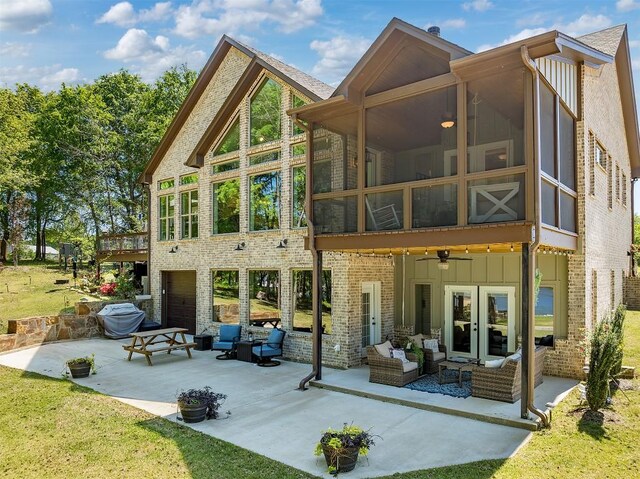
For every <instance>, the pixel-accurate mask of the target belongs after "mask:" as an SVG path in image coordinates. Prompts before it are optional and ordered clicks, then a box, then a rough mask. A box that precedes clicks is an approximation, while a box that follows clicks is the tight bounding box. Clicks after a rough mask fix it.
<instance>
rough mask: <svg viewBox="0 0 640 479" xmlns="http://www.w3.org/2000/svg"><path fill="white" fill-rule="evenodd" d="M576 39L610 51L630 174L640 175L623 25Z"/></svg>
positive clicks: (635, 112)
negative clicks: (616, 75)
mask: <svg viewBox="0 0 640 479" xmlns="http://www.w3.org/2000/svg"><path fill="white" fill-rule="evenodd" d="M578 40H579V41H581V42H583V43H585V44H587V45H590V46H592V47H593V48H597V49H598V50H600V51H602V52H604V53H607V54H609V55H612V56H613V57H614V58H615V63H616V70H617V73H618V85H619V86H620V97H621V100H622V115H623V117H624V126H625V134H626V137H627V148H628V149H629V161H630V163H631V176H632V177H633V178H639V177H640V137H639V136H638V110H637V106H636V96H635V89H634V87H633V66H632V64H631V54H630V52H629V38H628V34H627V26H626V25H617V26H615V27H611V28H607V29H605V30H601V31H599V32H594V33H589V34H588V35H583V36H581V37H578Z"/></svg>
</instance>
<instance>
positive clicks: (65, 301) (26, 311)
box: [0, 261, 87, 334]
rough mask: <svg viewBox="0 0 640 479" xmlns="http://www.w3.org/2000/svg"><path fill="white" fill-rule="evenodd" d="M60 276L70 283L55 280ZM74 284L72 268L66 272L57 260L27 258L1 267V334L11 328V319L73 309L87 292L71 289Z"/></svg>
mask: <svg viewBox="0 0 640 479" xmlns="http://www.w3.org/2000/svg"><path fill="white" fill-rule="evenodd" d="M56 279H68V280H69V284H60V285H57V284H54V282H55V280H56ZM71 286H73V275H72V273H71V269H69V270H68V271H67V272H66V273H65V272H64V271H61V270H60V269H59V268H58V266H57V264H56V263H35V262H31V261H24V262H22V263H21V265H20V266H17V267H14V266H5V267H2V268H0V334H3V333H6V332H7V320H8V319H20V318H28V317H30V316H46V315H55V314H59V313H61V312H71V311H73V304H74V303H75V302H76V301H78V300H79V299H80V298H82V297H83V296H87V294H85V293H77V292H75V291H71V289H70V287H71ZM68 308H70V309H68Z"/></svg>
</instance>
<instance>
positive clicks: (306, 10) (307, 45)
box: [0, 0, 640, 206]
mask: <svg viewBox="0 0 640 479" xmlns="http://www.w3.org/2000/svg"><path fill="white" fill-rule="evenodd" d="M393 17H398V18H401V19H402V20H405V21H407V22H409V23H412V24H414V25H416V26H418V27H423V28H426V27H428V26H430V25H438V26H440V28H441V30H442V36H443V37H444V38H446V39H447V40H450V41H452V42H454V43H457V44H459V45H461V46H463V47H465V48H467V49H468V50H471V51H480V50H482V49H487V48H491V47H493V46H497V45H500V44H502V43H508V42H511V41H515V40H517V39H519V38H525V37H529V36H532V35H536V34H538V33H542V32H543V31H548V30H550V29H557V30H560V31H562V32H563V33H566V34H569V35H574V36H577V35H582V34H584V33H588V32H592V31H597V30H601V29H603V28H607V27H609V26H613V25H618V24H620V23H627V25H628V28H629V39H630V42H631V47H632V48H631V52H632V57H633V60H634V74H635V76H636V77H638V74H639V72H640V0H562V1H560V0H554V1H549V0H422V1H417V0H413V1H410V0H388V1H383V0H369V1H360V0H170V1H159V2H158V1H155V0H154V1H150V0H140V1H138V0H129V1H122V2H119V1H117V0H110V1H105V0H0V86H13V85H14V84H15V83H23V82H27V83H31V84H37V85H39V86H41V87H42V88H44V89H56V88H58V87H59V85H60V83H61V82H66V83H70V84H73V83H82V82H88V81H92V80H94V79H95V78H97V77H98V76H100V75H102V74H105V73H109V72H112V71H116V70H118V69H120V68H127V69H129V70H130V71H133V72H136V73H139V74H140V75H141V76H142V78H143V79H144V80H146V81H153V80H154V79H155V78H157V76H158V75H159V74H160V73H161V72H162V71H164V70H166V69H167V68H169V67H171V66H173V65H179V64H182V63H187V65H188V66H189V67H190V68H193V69H196V70H199V69H200V68H201V67H202V66H203V65H204V63H205V61H206V59H207V58H208V57H209V55H210V54H211V52H212V51H213V48H214V47H215V45H216V44H217V42H218V40H219V39H220V36H221V35H222V34H225V33H226V34H229V35H231V36H232V37H234V38H236V39H238V40H240V41H242V42H244V43H247V44H249V45H251V46H253V47H255V48H257V49H259V50H261V51H263V52H265V53H269V54H271V55H273V56H276V57H277V58H279V59H281V60H283V61H285V62H287V63H289V64H291V65H294V66H296V67H298V68H300V69H301V70H304V71H306V72H308V73H311V74H312V75H314V76H316V77H318V78H320V79H321V80H324V81H325V82H327V83H329V84H332V85H336V84H337V83H339V81H340V80H341V79H342V78H343V77H344V75H345V74H346V73H347V72H348V71H349V69H350V68H351V67H352V66H353V65H354V63H355V62H356V61H357V60H358V58H360V56H361V55H362V53H363V52H364V51H365V50H366V49H367V47H368V46H369V45H370V43H371V42H372V41H373V40H374V39H375V38H376V36H377V35H378V34H379V33H380V31H381V30H382V29H383V28H384V27H385V26H386V24H387V23H388V22H389V21H390V20H391V18H393ZM635 83H636V87H638V86H640V79H639V78H636V82H635ZM636 90H638V88H636ZM636 205H638V206H640V200H636Z"/></svg>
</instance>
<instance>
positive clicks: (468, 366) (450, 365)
mask: <svg viewBox="0 0 640 479" xmlns="http://www.w3.org/2000/svg"><path fill="white" fill-rule="evenodd" d="M478 364H480V360H479V359H472V358H469V359H466V358H465V360H464V362H463V361H462V360H459V361H442V362H440V363H438V382H439V383H440V384H448V383H455V382H457V383H458V386H460V387H462V373H463V372H464V371H471V370H472V369H473V366H477V365H478ZM445 369H451V370H452V371H458V377H457V378H454V379H448V380H447V379H443V378H442V371H444V370H445Z"/></svg>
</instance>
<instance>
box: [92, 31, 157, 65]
mask: <svg viewBox="0 0 640 479" xmlns="http://www.w3.org/2000/svg"><path fill="white" fill-rule="evenodd" d="M168 46H169V39H168V38H167V37H163V36H162V35H158V36H157V37H156V38H152V37H151V36H149V34H148V33H147V32H146V31H145V30H139V29H137V28H131V29H130V30H127V33H125V34H124V35H123V36H122V38H120V40H118V44H117V45H116V46H115V47H114V48H112V49H110V50H107V51H106V52H104V57H105V58H108V59H109V60H122V61H131V60H134V59H136V58H140V57H144V56H147V55H150V54H154V53H158V52H163V51H165V50H166V49H167V48H168Z"/></svg>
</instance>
